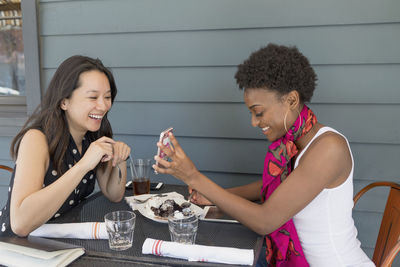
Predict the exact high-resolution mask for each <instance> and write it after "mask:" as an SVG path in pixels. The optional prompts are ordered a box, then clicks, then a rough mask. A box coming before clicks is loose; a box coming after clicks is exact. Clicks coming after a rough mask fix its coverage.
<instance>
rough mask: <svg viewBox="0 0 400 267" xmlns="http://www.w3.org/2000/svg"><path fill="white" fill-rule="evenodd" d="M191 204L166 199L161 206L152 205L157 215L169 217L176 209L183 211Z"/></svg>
mask: <svg viewBox="0 0 400 267" xmlns="http://www.w3.org/2000/svg"><path fill="white" fill-rule="evenodd" d="M189 206H190V203H189V202H185V203H182V205H179V204H177V203H176V202H175V201H174V200H173V199H167V200H165V201H164V202H163V203H162V204H161V205H160V206H159V207H151V210H152V211H153V212H154V215H155V216H159V217H163V218H167V217H168V216H169V215H170V214H172V213H174V212H175V211H182V210H183V209H185V208H188V207H189Z"/></svg>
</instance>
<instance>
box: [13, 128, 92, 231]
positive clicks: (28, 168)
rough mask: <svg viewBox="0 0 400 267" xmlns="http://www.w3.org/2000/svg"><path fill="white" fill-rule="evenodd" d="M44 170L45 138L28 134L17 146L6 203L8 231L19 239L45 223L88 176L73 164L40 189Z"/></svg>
mask: <svg viewBox="0 0 400 267" xmlns="http://www.w3.org/2000/svg"><path fill="white" fill-rule="evenodd" d="M48 166H49V151H48V145H47V141H46V137H45V135H44V134H43V133H42V132H41V131H39V130H29V131H28V132H27V133H26V134H25V135H24V137H23V138H22V140H21V144H20V146H19V151H18V157H17V161H16V172H15V177H14V186H13V190H12V194H11V203H10V204H11V208H10V220H11V228H12V230H13V232H14V233H15V234H17V235H19V236H26V235H28V234H29V233H30V232H31V231H33V230H34V229H36V228H37V227H39V226H40V225H42V224H44V223H45V222H47V221H48V220H49V219H50V218H51V217H52V216H53V215H54V214H55V213H56V212H57V210H58V209H59V208H60V207H61V206H62V204H63V203H64V201H65V200H66V199H67V197H68V196H69V195H70V193H71V192H72V191H73V190H74V188H75V187H76V186H77V185H78V184H79V182H80V181H81V179H82V177H83V176H84V175H85V174H86V173H87V172H88V169H87V167H85V166H84V165H80V164H76V165H74V166H73V167H72V168H70V169H69V170H68V171H67V172H66V173H64V174H63V175H62V176H61V177H60V178H59V179H57V181H55V182H54V183H52V184H51V185H49V186H46V187H43V183H44V177H45V175H46V171H47V168H48Z"/></svg>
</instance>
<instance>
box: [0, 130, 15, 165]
mask: <svg viewBox="0 0 400 267" xmlns="http://www.w3.org/2000/svg"><path fill="white" fill-rule="evenodd" d="M12 139H13V137H9V136H2V137H0V164H5V163H1V161H2V160H10V159H11V156H10V145H11V141H12Z"/></svg>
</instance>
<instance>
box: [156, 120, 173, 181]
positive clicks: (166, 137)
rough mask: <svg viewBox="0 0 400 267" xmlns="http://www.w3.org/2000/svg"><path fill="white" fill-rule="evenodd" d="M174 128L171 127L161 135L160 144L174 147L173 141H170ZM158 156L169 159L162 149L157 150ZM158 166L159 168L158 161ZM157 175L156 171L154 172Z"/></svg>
mask: <svg viewBox="0 0 400 267" xmlns="http://www.w3.org/2000/svg"><path fill="white" fill-rule="evenodd" d="M172 130H173V128H172V127H170V128H168V129H166V130H164V131H162V132H161V134H160V140H159V142H160V143H161V144H163V145H164V146H166V147H172V143H171V140H170V139H169V133H172ZM157 156H159V157H160V158H161V159H164V158H167V157H168V156H167V154H165V153H164V152H163V151H162V150H161V149H160V148H158V149H157ZM156 165H157V166H159V164H158V161H157V162H156ZM154 172H155V174H158V173H157V172H156V171H154Z"/></svg>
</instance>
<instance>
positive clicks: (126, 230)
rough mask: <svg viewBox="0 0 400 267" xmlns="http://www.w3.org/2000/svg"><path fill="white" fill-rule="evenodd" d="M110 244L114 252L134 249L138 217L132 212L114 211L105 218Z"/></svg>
mask: <svg viewBox="0 0 400 267" xmlns="http://www.w3.org/2000/svg"><path fill="white" fill-rule="evenodd" d="M104 221H105V224H106V228H107V233H108V243H109V245H110V249H112V250H126V249H128V248H130V247H132V242H133V234H134V230H135V221H136V215H135V213H133V212H131V211H113V212H110V213H107V214H106V215H105V216H104Z"/></svg>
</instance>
